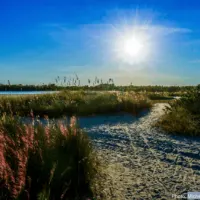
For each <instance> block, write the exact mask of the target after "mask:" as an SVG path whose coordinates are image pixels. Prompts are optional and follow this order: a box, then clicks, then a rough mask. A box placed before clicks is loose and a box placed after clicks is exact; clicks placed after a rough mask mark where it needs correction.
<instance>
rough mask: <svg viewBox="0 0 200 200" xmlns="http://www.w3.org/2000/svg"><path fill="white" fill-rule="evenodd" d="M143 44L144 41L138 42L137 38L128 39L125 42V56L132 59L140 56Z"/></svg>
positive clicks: (123, 48)
mask: <svg viewBox="0 0 200 200" xmlns="http://www.w3.org/2000/svg"><path fill="white" fill-rule="evenodd" d="M142 49H143V44H142V41H140V40H137V38H135V37H133V38H126V39H125V40H124V41H123V46H122V50H123V51H124V53H125V54H127V55H128V56H131V57H135V56H139V55H140V53H142Z"/></svg>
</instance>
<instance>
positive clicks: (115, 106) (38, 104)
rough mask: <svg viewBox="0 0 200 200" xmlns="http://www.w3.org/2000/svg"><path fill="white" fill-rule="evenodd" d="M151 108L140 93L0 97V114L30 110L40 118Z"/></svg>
mask: <svg viewBox="0 0 200 200" xmlns="http://www.w3.org/2000/svg"><path fill="white" fill-rule="evenodd" d="M149 108H151V102H150V101H149V100H148V98H147V97H146V96H145V95H143V94H138V93H134V92H133V93H131V92H129V93H128V92H123V93H120V92H112V93H109V92H103V93H87V92H84V91H78V92H72V91H71V92H70V91H63V92H60V93H56V94H45V95H30V96H14V97H10V96H9V97H8V96H6V97H1V98H0V111H1V115H2V114H3V113H4V112H6V113H8V114H14V115H20V116H27V115H28V114H29V113H30V112H31V111H32V112H33V113H34V114H35V115H39V116H41V117H43V116H44V115H48V116H49V117H60V116H62V115H68V116H72V115H79V116H80V115H94V114H105V113H113V112H128V113H132V114H135V113H139V112H140V111H142V110H145V109H149Z"/></svg>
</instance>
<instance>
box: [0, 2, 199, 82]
mask: <svg viewBox="0 0 200 200" xmlns="http://www.w3.org/2000/svg"><path fill="white" fill-rule="evenodd" d="M199 19H200V1H199V0H80V1H78V0H70V1H68V0H63V1H62V0H46V1H45V0H29V1H25V0H24V1H22V0H18V1H16V0H13V1H11V0H6V1H4V0H1V1H0V83H7V80H10V82H11V83H22V84H32V83H34V84H41V83H49V82H54V80H55V78H56V76H60V77H63V76H66V77H72V76H73V75H74V73H77V74H78V76H79V77H80V79H81V81H82V84H84V83H86V80H87V79H88V78H90V79H92V78H93V79H94V78H95V76H97V77H99V78H102V79H103V80H108V78H113V79H114V82H115V83H116V84H117V85H118V84H122V85H125V84H130V83H131V82H132V83H133V84H135V85H150V84H153V85H155V84H159V85H176V84H177V85H192V84H194V85H196V84H198V83H200V21H199ZM138 30H139V31H138ZM132 35H135V36H136V40H137V41H136V42H134V44H133V45H132V46H134V45H135V46H137V47H138V48H139V50H138V49H135V47H134V48H133V47H132V46H131V45H129V44H128V46H127V47H126V52H125V48H124V46H123V44H124V43H123V41H124V39H128V38H129V40H127V41H128V43H131V42H129V41H132V40H130V37H132ZM134 41H135V40H134ZM120 45H121V46H120ZM140 47H141V48H140ZM137 50H138V52H137V56H135V57H134V58H133V55H132V54H131V53H130V51H137ZM128 53H129V55H128ZM131 56H132V57H131Z"/></svg>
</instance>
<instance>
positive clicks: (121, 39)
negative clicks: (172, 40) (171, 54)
mask: <svg viewBox="0 0 200 200" xmlns="http://www.w3.org/2000/svg"><path fill="white" fill-rule="evenodd" d="M137 28H138V29H137ZM137 28H136V27H134V29H132V30H131V28H129V29H126V32H120V33H118V34H117V35H116V37H115V39H114V40H115V41H114V42H113V43H114V53H115V56H116V57H117V58H118V59H120V60H122V61H124V62H126V63H128V64H134V63H140V62H144V61H147V55H148V53H149V49H150V45H149V43H150V41H149V38H148V34H146V33H145V31H144V30H140V28H139V27H137Z"/></svg>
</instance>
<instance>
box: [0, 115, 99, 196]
mask: <svg viewBox="0 0 200 200" xmlns="http://www.w3.org/2000/svg"><path fill="white" fill-rule="evenodd" d="M33 120H34V119H33ZM46 120H48V118H46ZM47 124H48V123H47ZM0 140H1V143H0V163H1V165H0V185H1V190H0V199H5V200H6V199H7V200H10V199H19V200H21V199H23V200H26V199H27V200H28V199H30V200H59V199H66V200H68V199H86V198H87V197H92V195H93V193H92V189H91V188H92V184H93V181H94V177H95V174H96V173H97V171H98V166H99V163H98V160H97V158H96V156H95V152H94V151H93V148H92V145H91V143H90V140H89V139H88V137H87V135H86V134H84V133H83V132H82V131H81V130H80V129H79V128H78V127H77V126H76V120H75V118H74V117H73V118H71V122H70V124H51V125H47V126H43V125H41V124H40V123H39V122H38V123H37V125H33V124H28V125H25V124H22V123H21V122H20V121H19V120H18V119H16V117H13V116H7V115H3V117H2V118H1V119H0Z"/></svg>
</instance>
